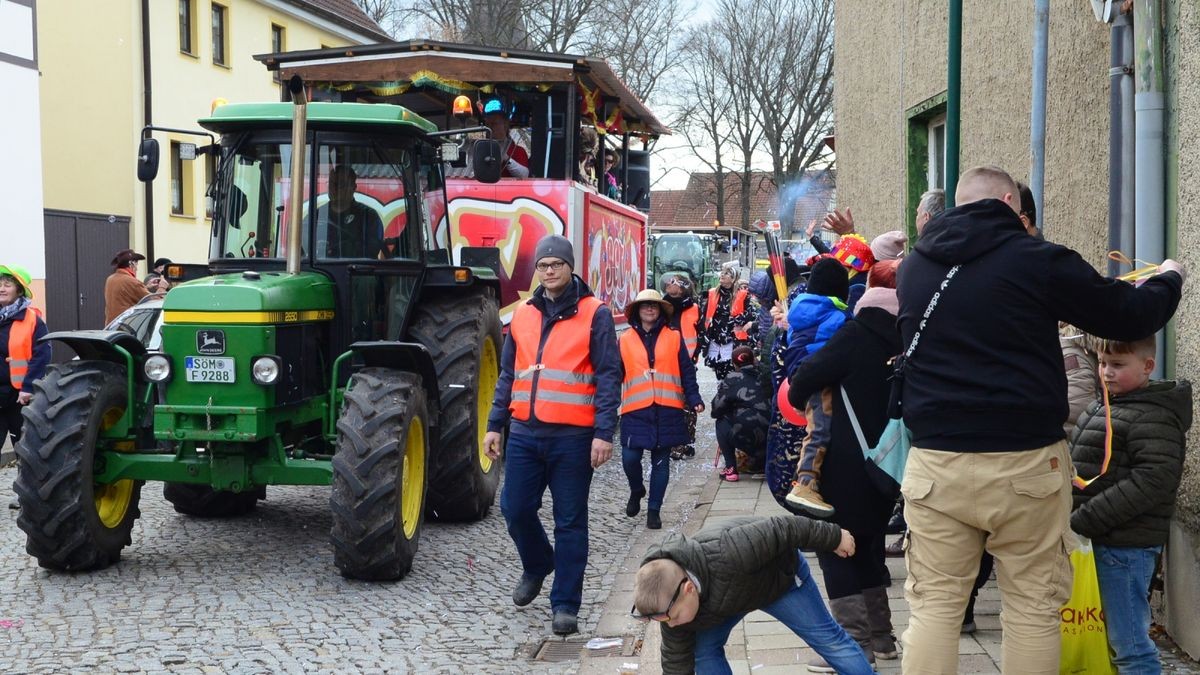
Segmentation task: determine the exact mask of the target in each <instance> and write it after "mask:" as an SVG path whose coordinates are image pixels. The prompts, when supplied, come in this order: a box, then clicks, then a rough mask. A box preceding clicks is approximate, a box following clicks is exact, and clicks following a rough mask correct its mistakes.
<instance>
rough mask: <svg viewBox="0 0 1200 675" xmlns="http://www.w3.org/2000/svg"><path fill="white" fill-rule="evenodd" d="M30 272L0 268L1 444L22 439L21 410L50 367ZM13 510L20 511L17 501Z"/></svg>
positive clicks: (42, 324) (48, 348)
mask: <svg viewBox="0 0 1200 675" xmlns="http://www.w3.org/2000/svg"><path fill="white" fill-rule="evenodd" d="M30 281H31V279H30V276H29V272H28V271H27V270H26V269H25V268H24V267H18V266H16V265H0V347H2V348H3V349H4V359H3V360H0V445H3V444H4V441H6V440H9V439H11V440H12V442H13V444H16V442H17V441H19V440H21V409H22V408H23V407H25V406H26V405H28V404H29V401H30V400H32V399H33V383H34V381H35V380H37V379H38V378H40V377H41V376H42V374H43V373H45V372H46V366H47V365H49V364H50V344H49V343H38V340H39V339H41V338H42V336H44V335H45V334H46V332H47V331H46V322H44V321H42V316H41V312H39V311H38V310H37V308H35V307H33V306H32V305H31V304H30V301H32V300H33V289H32V288H31V287H30ZM9 507H10V508H20V507H19V506H17V503H16V501H13V502H12V503H11V504H9Z"/></svg>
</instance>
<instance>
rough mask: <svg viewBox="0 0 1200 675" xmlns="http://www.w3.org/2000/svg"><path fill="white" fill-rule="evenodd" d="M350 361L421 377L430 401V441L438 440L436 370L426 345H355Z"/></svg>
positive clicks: (415, 343) (410, 343)
mask: <svg viewBox="0 0 1200 675" xmlns="http://www.w3.org/2000/svg"><path fill="white" fill-rule="evenodd" d="M350 353H351V358H352V359H353V361H354V362H355V363H356V364H361V365H363V366H365V367H367V368H391V369H394V370H400V371H403V372H406V373H414V374H416V375H420V376H421V384H422V386H423V387H424V388H425V394H426V396H428V398H429V401H428V405H429V420H430V421H429V425H430V426H431V427H433V434H432V435H431V436H430V437H431V438H437V431H438V427H439V424H438V415H439V411H438V410H437V407H438V405H437V402H438V401H439V400H441V399H440V398H439V395H438V376H437V368H436V367H435V366H434V363H433V357H432V356H431V355H430V354H429V350H428V349H426V348H425V345H423V344H420V343H419V342H392V341H389V340H379V341H374V342H355V343H353V344H351V345H350Z"/></svg>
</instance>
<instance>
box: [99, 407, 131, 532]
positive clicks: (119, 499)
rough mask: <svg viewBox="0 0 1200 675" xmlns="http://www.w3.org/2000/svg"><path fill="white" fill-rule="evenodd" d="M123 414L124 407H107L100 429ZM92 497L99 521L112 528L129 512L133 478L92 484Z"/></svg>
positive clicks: (114, 422) (111, 423)
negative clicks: (103, 483)
mask: <svg viewBox="0 0 1200 675" xmlns="http://www.w3.org/2000/svg"><path fill="white" fill-rule="evenodd" d="M124 414H125V409H124V408H116V407H114V408H109V409H108V410H106V411H104V415H103V416H102V417H101V418H100V430H101V431H104V430H106V429H109V428H111V427H112V426H113V425H114V424H116V423H117V422H118V421H119V420H120V419H121V416H122V415H124ZM92 499H93V500H94V502H95V504H96V514H97V515H98V516H100V523H101V524H103V525H104V526H105V527H107V528H110V529H111V528H114V527H117V526H118V525H120V524H121V523H122V522H123V521H124V520H125V514H126V513H128V512H129V504H130V503H131V502H132V501H133V480H130V479H126V480H119V481H117V482H115V483H110V484H107V485H100V484H93V485H92Z"/></svg>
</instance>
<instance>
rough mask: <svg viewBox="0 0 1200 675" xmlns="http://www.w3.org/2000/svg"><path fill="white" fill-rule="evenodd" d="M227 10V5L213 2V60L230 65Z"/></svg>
mask: <svg viewBox="0 0 1200 675" xmlns="http://www.w3.org/2000/svg"><path fill="white" fill-rule="evenodd" d="M227 19H228V17H227V10H226V8H225V7H222V6H221V5H218V4H217V3H215V2H214V3H213V6H212V50H213V51H212V60H213V63H215V64H216V65H218V66H227V65H229V63H228V61H227V59H226V56H227V55H226V52H227V51H228V50H227V49H226V46H227V44H228V43H227V42H226V38H227V37H228V34H229V31H228V23H227Z"/></svg>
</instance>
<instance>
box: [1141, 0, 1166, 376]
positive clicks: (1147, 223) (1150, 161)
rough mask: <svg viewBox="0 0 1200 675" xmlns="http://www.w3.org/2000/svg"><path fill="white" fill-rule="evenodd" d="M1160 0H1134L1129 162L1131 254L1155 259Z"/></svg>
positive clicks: (1160, 155) (1159, 249)
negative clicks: (1131, 160)
mask: <svg viewBox="0 0 1200 675" xmlns="http://www.w3.org/2000/svg"><path fill="white" fill-rule="evenodd" d="M1159 1H1160V0H1134V3H1133V42H1134V45H1135V51H1134V55H1133V56H1134V60H1133V73H1134V95H1133V107H1134V111H1135V115H1136V118H1135V121H1134V126H1135V129H1136V132H1135V134H1136V138H1137V141H1136V143H1137V145H1136V150H1135V153H1136V154H1135V159H1134V161H1135V167H1134V181H1135V188H1134V190H1135V192H1134V227H1135V229H1134V245H1133V249H1134V256H1136V257H1137V258H1139V259H1141V260H1144V261H1147V262H1150V263H1157V262H1159V261H1161V260H1163V258H1165V257H1166V254H1167V247H1166V232H1167V230H1166V227H1167V225H1166V217H1165V214H1166V177H1165V173H1166V156H1165V154H1164V135H1163V113H1164V110H1165V108H1166V105H1165V103H1166V96H1165V95H1164V93H1163V79H1164V78H1163V51H1162V9H1161V7H1160V6H1159ZM1156 342H1157V346H1158V354H1159V355H1160V357H1159V358H1158V359H1156V360H1155V366H1154V372H1153V373H1152V374H1151V376H1152V377H1154V378H1155V379H1161V378H1162V376H1163V366H1162V364H1163V361H1164V360H1165V359H1164V358H1163V357H1164V356H1165V354H1163V333H1162V331H1159V333H1158V335H1157V340H1156Z"/></svg>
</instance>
